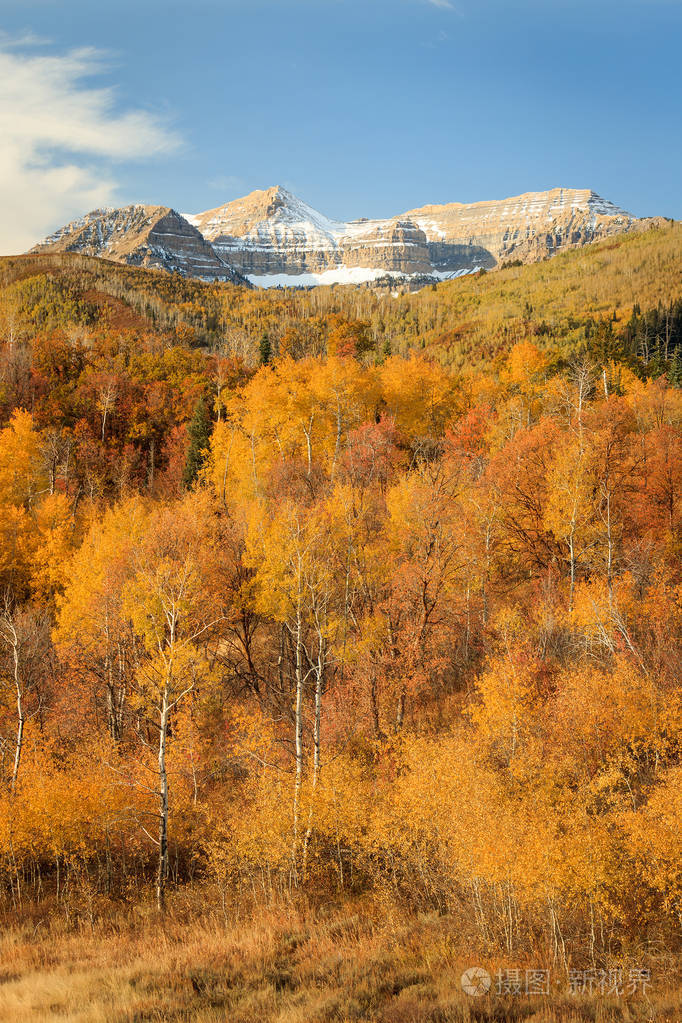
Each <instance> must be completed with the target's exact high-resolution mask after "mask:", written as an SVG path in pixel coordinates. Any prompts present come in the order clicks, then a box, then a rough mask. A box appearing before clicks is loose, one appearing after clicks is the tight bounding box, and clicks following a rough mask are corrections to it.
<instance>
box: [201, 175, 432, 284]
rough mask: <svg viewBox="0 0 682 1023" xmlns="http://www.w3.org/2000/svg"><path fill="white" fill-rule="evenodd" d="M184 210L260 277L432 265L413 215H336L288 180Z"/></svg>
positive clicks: (365, 275) (364, 273)
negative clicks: (199, 209)
mask: <svg viewBox="0 0 682 1023" xmlns="http://www.w3.org/2000/svg"><path fill="white" fill-rule="evenodd" d="M185 216H186V218H187V219H188V220H189V221H190V223H192V224H194V225H195V226H196V227H197V228H198V229H199V230H200V231H201V233H202V234H203V235H204V237H205V238H206V239H208V241H210V242H211V244H212V245H213V248H214V249H215V250H216V252H217V253H218V254H219V255H220V256H222V257H223V258H224V259H226V260H228V261H229V262H230V263H232V265H233V266H235V267H237V268H238V269H240V271H241V272H242V273H244V274H245V275H247V276H248V277H249V278H250V279H251V278H253V280H254V281H255V282H257V283H259V278H263V277H265V278H268V277H273V276H274V277H278V276H281V275H282V274H285V275H293V276H306V277H307V276H309V275H321V276H322V278H323V279H327V280H331V279H332V278H334V279H338V280H344V279H347V280H353V279H356V280H367V279H370V278H371V277H373V276H375V277H376V276H381V275H383V274H386V273H394V274H400V275H409V274H415V273H428V272H429V271H430V270H431V265H430V262H429V257H428V251H427V247H426V236H425V235H424V233H423V231H421V230H420V229H419V227H418V226H417V225H416V224H415V223H413V222H412V221H410V220H408V219H406V218H404V217H395V218H393V219H390V220H356V221H350V222H348V223H342V222H340V221H336V220H330V219H329V218H328V217H325V216H324V215H323V214H322V213H318V211H317V210H314V209H313V208H312V206H308V204H307V203H305V202H303V201H302V200H301V199H299V198H297V197H296V196H295V195H292V194H291V192H288V191H287V190H286V189H284V188H281V187H277V188H269V189H267V190H266V191H257V192H252V193H251V194H250V195H247V196H246V197H245V198H243V199H236V200H235V201H234V202H229V203H226V204H225V205H224V206H219V207H217V209H213V210H207V211H206V212H205V213H199V214H196V215H193V216H192V215H188V214H185ZM242 268H243V269H242Z"/></svg>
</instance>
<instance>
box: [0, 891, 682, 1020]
mask: <svg viewBox="0 0 682 1023" xmlns="http://www.w3.org/2000/svg"><path fill="white" fill-rule="evenodd" d="M212 900H214V896H213V895H212V893H210V892H195V893H194V894H192V895H190V894H188V893H185V894H180V895H176V897H175V901H174V902H173V903H172V906H171V910H170V913H169V916H168V919H167V921H166V923H165V925H164V926H163V928H160V927H159V925H158V920H157V918H156V916H155V913H154V912H153V910H152V909H151V908H146V909H145V908H140V907H137V908H136V909H135V910H133V911H131V912H130V913H126V912H124V911H122V910H121V911H119V912H118V914H116V915H110V916H109V917H108V918H107V919H106V920H103V919H93V920H89V919H87V914H86V915H85V916H84V917H83V919H81V920H80V921H78V920H76V919H71V920H70V921H66V920H64V918H63V917H62V916H60V915H57V914H52V915H50V916H48V915H47V913H46V914H45V915H44V916H43V917H42V918H41V917H40V916H38V917H33V918H31V919H30V920H29V919H27V920H26V921H25V922H24V924H23V925H22V926H21V927H14V928H12V927H9V928H7V929H5V931H4V936H3V938H2V957H1V966H0V1019H1V1020H2V1021H3V1023H4V1021H7V1023H9V1021H12V1023H44V1021H48V1020H62V1021H64V1023H143V1021H159V1023H160V1021H172V1023H176V1021H177V1023H179V1021H196V1023H217V1021H229V1023H269V1021H273V1023H274V1021H277V1023H313V1021H320V1023H322V1021H329V1023H331V1021H338V1023H345V1021H351V1020H353V1021H367V1023H370V1021H372V1023H427V1021H428V1023H455V1021H457V1023H459V1021H462V1023H463V1021H473V1020H476V1021H493V1020H495V1021H500V1023H501V1021H506V1020H509V1021H511V1020H527V1021H529V1023H530V1021H534V1023H550V1021H551V1023H553V1021H557V1023H558V1021H562V1023H564V1021H565V1023H569V1021H571V1023H579V1021H580V1023H582V1021H595V1023H597V1021H604V1023H606V1021H614V1023H615V1021H619V1023H645V1021H660V1023H679V1020H680V1019H682V989H681V988H680V986H679V976H678V975H676V973H675V971H674V970H672V968H671V963H670V962H666V960H665V958H664V957H659V958H658V960H655V959H652V958H651V956H649V958H648V959H647V963H648V965H649V968H650V969H651V986H650V988H649V990H648V992H647V995H646V996H645V997H642V996H641V994H638V995H637V997H633V998H629V997H621V998H617V997H614V996H610V997H606V996H601V995H598V994H596V995H595V996H593V997H591V998H590V997H588V996H583V995H571V994H570V993H569V991H568V984H567V976H566V972H565V970H562V968H561V967H560V966H559V965H557V969H556V970H555V969H553V968H552V970H551V976H552V988H553V991H554V993H553V994H552V995H550V996H549V997H543V996H537V995H526V994H522V995H516V996H506V997H499V996H498V995H497V994H496V993H495V988H496V982H495V980H493V986H492V988H491V993H489V994H488V995H485V996H483V997H480V998H474V997H470V996H468V995H466V994H464V993H463V991H462V989H461V984H460V978H461V975H462V972H463V971H464V970H465V969H466V968H468V967H470V966H471V965H483V966H485V968H487V969H488V970H489V971H490V972H491V974H492V975H493V977H495V974H496V973H497V971H498V970H502V971H503V972H504V973H505V975H506V973H507V968H508V967H511V966H513V967H520V968H521V972H522V974H523V973H524V971H525V969H526V968H527V967H528V965H529V964H528V963H519V962H515V961H514V960H513V958H510V959H509V961H508V962H502V961H499V960H498V959H496V958H495V957H494V956H492V957H490V958H489V957H487V956H486V954H485V949H481V948H480V947H478V948H477V949H476V951H475V952H472V953H471V954H469V955H467V954H466V953H465V952H464V951H463V950H464V949H465V948H466V947H467V941H468V935H467V933H466V921H461V920H459V921H458V920H456V919H454V918H452V917H449V916H438V915H435V914H434V915H429V914H424V915H417V916H415V915H406V914H405V913H404V911H402V910H401V909H400V908H399V907H398V906H395V905H391V904H388V903H387V904H385V905H381V904H380V903H378V902H377V901H376V900H374V901H372V902H371V903H359V902H356V903H352V902H350V903H346V904H344V905H343V906H338V905H337V906H333V907H325V906H319V907H317V908H316V909H314V910H313V909H311V908H310V907H303V906H301V905H298V906H294V905H293V904H285V903H280V904H278V905H270V906H260V907H258V908H257V910H256V907H253V908H252V912H251V914H250V916H249V918H242V919H239V917H238V914H235V913H228V914H225V913H224V912H223V910H222V908H221V909H218V908H216V911H215V912H211V911H207V910H206V908H204V909H203V911H200V909H199V906H200V905H201V904H203V905H204V907H205V906H207V905H209V904H210V902H211V901H212ZM472 940H473V939H472ZM532 965H533V966H538V965H540V966H542V965H549V966H551V964H536V963H533V964H532ZM625 973H626V976H627V970H626V971H625Z"/></svg>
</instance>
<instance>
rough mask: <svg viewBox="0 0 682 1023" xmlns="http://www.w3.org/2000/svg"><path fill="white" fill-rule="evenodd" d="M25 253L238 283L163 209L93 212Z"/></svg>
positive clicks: (189, 229)
mask: <svg viewBox="0 0 682 1023" xmlns="http://www.w3.org/2000/svg"><path fill="white" fill-rule="evenodd" d="M31 251H32V252H80V253H83V254H84V255H90V256H103V257H105V258H107V259H112V260H114V261H115V262H118V263H127V264H129V265H131V266H145V267H154V268H157V269H161V270H167V271H169V272H171V273H180V274H182V275H183V276H187V277H198V278H201V279H202V280H209V281H214V280H220V281H231V282H234V283H238V282H241V283H243V281H242V279H241V278H240V277H239V275H238V274H236V273H235V272H234V270H233V269H232V267H231V266H229V264H227V263H226V262H225V261H224V260H222V259H221V258H220V257H219V256H217V255H216V253H215V252H214V250H213V248H212V247H211V245H209V244H208V242H207V241H206V240H205V239H204V238H203V237H202V235H201V234H200V232H199V231H197V229H196V228H195V227H193V226H192V225H191V224H189V223H188V222H187V221H186V220H185V218H184V217H181V216H180V214H179V213H176V212H175V210H172V209H170V207H168V206H141V205H133V206H124V207H121V208H119V209H101V210H93V211H92V212H91V213H88V214H86V215H85V216H84V217H81V218H80V219H78V220H74V221H72V222H71V223H70V224H67V225H66V226H65V227H62V228H60V230H59V231H57V232H55V234H53V235H51V236H50V237H49V238H46V239H45V240H44V241H43V242H41V243H40V244H39V245H36V246H35V247H34V248H33V249H32V250H31Z"/></svg>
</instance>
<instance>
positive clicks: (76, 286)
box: [0, 222, 682, 368]
mask: <svg viewBox="0 0 682 1023" xmlns="http://www.w3.org/2000/svg"><path fill="white" fill-rule="evenodd" d="M43 275H48V276H49V277H50V278H55V279H57V280H60V281H63V282H65V283H66V284H68V287H69V288H70V289H71V290H73V291H74V292H75V293H77V294H79V295H82V294H85V293H86V292H87V291H91V290H93V289H94V290H95V291H97V292H98V293H102V294H108V295H111V296H113V297H114V298H116V299H117V300H120V301H123V302H125V303H128V304H129V305H130V307H131V308H132V309H133V310H134V311H135V313H136V314H137V315H140V316H142V317H143V318H144V319H145V321H146V322H147V324H148V326H149V328H150V329H153V330H155V331H159V330H160V331H168V330H171V331H173V330H175V329H177V327H178V326H179V325H180V324H182V325H183V326H184V327H185V328H187V330H189V331H190V333H191V335H192V336H193V337H194V339H195V341H196V343H199V344H204V345H208V346H212V347H216V346H218V347H222V348H223V349H225V350H227V351H230V350H234V351H238V352H240V353H242V354H243V355H244V356H245V357H246V358H247V360H248V359H251V360H253V361H255V360H257V357H258V345H259V343H260V339H261V337H262V336H263V334H267V335H268V337H269V339H270V344H271V346H272V348H273V351H275V352H276V351H278V350H279V348H280V346H285V347H286V346H289V348H290V349H291V350H292V351H294V352H298V353H299V354H303V353H305V352H314V351H319V350H323V349H324V343H325V336H326V329H327V327H326V325H325V324H326V320H327V318H328V317H329V316H330V315H331V314H336V315H339V316H341V317H343V318H345V319H346V320H352V321H361V322H363V323H365V324H366V327H367V332H368V336H369V338H370V341H371V347H372V348H373V349H374V350H375V351H376V352H377V353H381V352H383V351H384V350H385V349H388V348H390V350H391V351H393V352H396V353H405V352H408V351H409V350H410V349H412V348H420V349H424V350H426V351H428V352H429V353H430V354H431V355H432V356H433V357H434V358H436V359H438V360H439V361H440V362H442V363H443V364H444V365H451V366H453V367H457V368H462V367H464V366H465V365H471V364H474V363H476V362H477V361H478V360H480V359H481V358H489V357H491V356H493V357H494V356H495V355H496V354H498V353H500V352H503V351H506V350H508V349H509V348H510V347H511V345H512V344H513V343H514V342H515V341H518V340H522V339H524V338H533V339H535V340H536V341H537V343H538V344H539V345H540V346H541V347H544V348H554V349H556V350H558V351H568V350H569V349H570V348H571V347H573V346H576V345H580V344H582V343H584V342H585V341H586V339H587V335H588V334H589V333H590V332H591V331H592V330H593V328H594V325H595V322H596V321H599V320H601V319H604V318H608V319H612V318H613V315H614V313H615V317H616V320H615V326H616V328H617V329H618V328H619V327H622V326H623V325H624V324H625V323H626V322H627V321H628V320H629V318H630V316H631V313H632V310H633V307H635V306H639V307H640V308H641V309H649V308H654V307H656V306H658V305H659V303H669V302H670V301H673V300H675V299H677V298H678V297H679V296H680V294H681V293H682V225H680V224H678V223H674V222H671V223H667V222H664V224H663V225H662V226H657V227H654V228H650V229H649V230H640V231H635V232H632V233H629V234H627V235H623V236H619V237H615V238H609V239H607V240H605V241H603V242H597V243H592V244H590V245H587V246H585V247H583V248H578V249H574V250H572V251H569V252H565V253H560V254H558V255H557V256H554V257H553V258H552V259H550V260H545V261H542V262H539V263H534V264H530V265H520V266H516V265H515V266H510V267H508V268H506V269H500V270H497V271H495V272H494V273H487V274H481V275H476V276H469V277H464V278H460V279H457V280H455V281H446V282H443V283H441V284H438V285H433V286H428V287H425V288H423V289H422V290H421V291H419V292H417V293H408V292H405V293H400V294H397V295H396V294H395V292H394V291H393V290H392V286H391V285H390V284H389V285H388V287H386V288H383V289H382V288H379V287H377V286H372V287H368V286H365V287H343V286H335V287H320V288H317V289H314V290H300V289H289V290H287V289H284V290H282V289H274V290H270V291H263V290H254V291H245V290H244V289H239V288H235V287H232V286H230V285H227V284H221V283H214V284H211V285H207V284H202V283H201V282H198V281H194V280H191V279H181V278H178V277H177V276H173V275H168V274H164V273H160V272H155V271H151V270H143V269H134V268H130V267H124V266H117V265H115V264H113V263H111V262H105V261H101V260H95V259H88V258H87V257H83V256H78V255H76V254H55V255H52V254H47V253H45V254H41V255H34V256H24V257H5V258H4V259H2V260H0V282H1V283H2V284H3V285H5V286H6V285H9V284H11V283H12V282H13V281H19V280H20V279H21V278H24V277H27V276H36V277H41V278H42V277H43ZM26 315H30V313H29V312H27V313H26Z"/></svg>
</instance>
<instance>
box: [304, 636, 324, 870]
mask: <svg viewBox="0 0 682 1023" xmlns="http://www.w3.org/2000/svg"><path fill="white" fill-rule="evenodd" d="M325 660H326V648H325V642H324V639H323V637H322V636H320V645H319V649H318V654H317V665H316V668H315V723H314V725H313V779H312V785H311V790H310V809H309V811H308V826H307V828H306V833H305V837H304V839H303V857H302V868H301V874H302V877H303V880H304V881H305V875H306V869H307V866H308V847H309V845H310V838H311V835H312V833H313V813H314V804H315V794H316V792H317V783H318V781H319V777H320V726H321V722H322V690H323V688H324V676H325Z"/></svg>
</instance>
